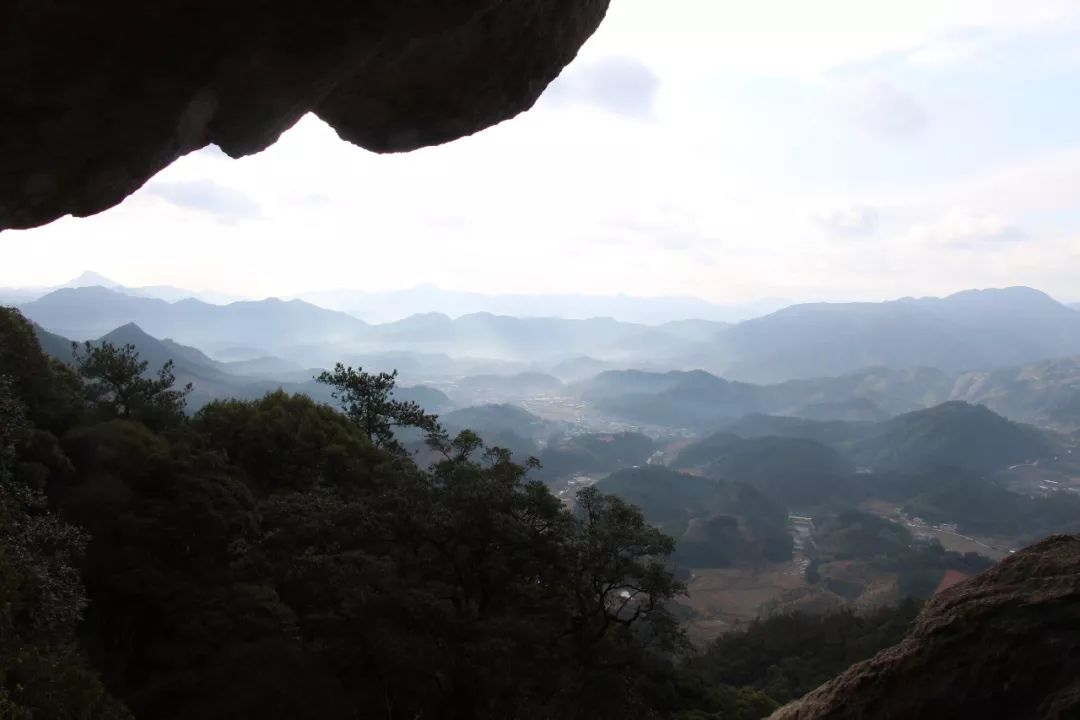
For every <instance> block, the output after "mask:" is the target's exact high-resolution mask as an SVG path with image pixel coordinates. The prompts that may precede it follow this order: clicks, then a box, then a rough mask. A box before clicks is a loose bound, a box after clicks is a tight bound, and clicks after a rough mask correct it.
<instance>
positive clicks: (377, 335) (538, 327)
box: [24, 288, 1080, 643]
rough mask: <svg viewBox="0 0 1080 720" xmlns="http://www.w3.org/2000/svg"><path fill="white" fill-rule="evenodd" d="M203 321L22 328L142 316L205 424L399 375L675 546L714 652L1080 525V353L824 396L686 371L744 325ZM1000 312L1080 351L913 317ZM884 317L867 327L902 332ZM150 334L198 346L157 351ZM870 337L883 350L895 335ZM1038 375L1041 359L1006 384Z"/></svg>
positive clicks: (815, 320)
mask: <svg viewBox="0 0 1080 720" xmlns="http://www.w3.org/2000/svg"><path fill="white" fill-rule="evenodd" d="M69 296H70V297H69ZM61 301H63V302H62V303H61V304H59V305H57V303H60V302H61ZM73 302H74V303H77V304H78V312H77V313H72V312H71V311H70V309H71V307H72V305H71V303H73ZM193 302H194V301H190V302H189V301H180V302H174V303H172V304H170V303H166V302H165V301H162V300H155V299H147V298H143V297H135V296H129V295H122V294H121V293H120V292H119V291H118V290H116V289H112V290H106V289H104V288H72V289H66V290H61V291H56V292H55V293H54V294H53V295H46V296H45V297H43V298H42V299H40V300H35V301H31V302H29V303H28V304H26V305H24V312H27V313H28V315H29V316H30V317H31V318H32V319H35V320H36V321H37V325H36V328H37V332H38V337H39V340H40V341H41V343H42V346H43V347H44V348H45V349H46V351H47V352H49V353H51V354H52V355H53V356H54V357H55V358H57V359H58V360H60V361H62V362H70V341H69V340H68V339H67V338H65V337H62V336H61V335H60V334H59V333H60V332H73V337H75V338H77V339H83V338H85V337H86V336H87V334H90V333H93V332H98V331H99V330H101V329H102V328H106V327H108V326H109V325H110V324H112V323H121V321H124V322H123V323H121V324H120V325H119V326H117V327H115V328H112V329H109V330H108V331H107V332H105V333H103V334H102V335H101V336H100V337H101V340H100V341H95V342H109V343H113V344H117V345H123V344H130V345H132V346H133V347H135V348H136V349H137V350H138V352H139V353H140V355H141V356H142V357H144V358H146V359H148V360H150V361H151V363H153V364H160V363H163V362H165V361H167V360H170V359H171V360H172V361H173V363H174V368H175V373H176V377H177V381H178V382H180V383H187V382H190V383H192V385H193V391H192V393H191V396H190V409H191V410H193V411H194V410H198V409H199V408H200V407H201V406H203V405H206V404H207V403H211V402H213V401H215V400H219V399H224V398H241V399H244V398H252V399H253V398H257V397H260V396H261V395H263V394H265V393H266V392H269V391H271V390H274V389H278V388H280V389H284V390H286V391H287V392H299V393H303V394H306V395H309V396H311V397H313V398H315V399H316V400H318V401H320V402H332V399H331V398H330V396H329V394H328V393H327V391H326V389H325V387H324V386H321V385H319V384H318V383H316V382H314V380H313V378H314V376H315V375H316V374H317V373H318V372H319V371H320V369H321V367H322V366H320V365H317V364H310V365H308V366H305V364H304V362H303V361H304V360H308V361H317V360H319V359H320V358H322V357H325V356H326V353H327V352H339V353H342V354H344V355H345V357H346V358H351V359H352V360H353V361H355V362H360V363H363V365H364V367H365V369H368V370H371V371H389V370H396V371H398V373H399V377H400V383H401V384H399V386H398V387H397V388H396V390H395V395H396V396H397V397H398V398H400V399H402V400H407V401H412V402H415V403H418V404H419V406H420V407H423V408H424V409H425V410H427V411H428V412H432V413H436V414H438V415H439V416H440V421H441V423H442V424H443V425H444V426H445V427H446V428H447V429H448V430H449V431H451V432H457V431H459V430H463V429H471V430H473V431H475V432H476V433H478V434H479V436H480V437H481V438H482V439H483V440H484V441H485V442H486V443H487V444H488V445H494V446H500V447H504V448H507V449H508V450H510V451H511V452H512V454H513V457H514V458H515V459H517V460H518V461H519V462H524V461H525V460H526V459H527V458H529V457H530V456H534V457H536V458H537V459H538V460H539V462H540V467H539V468H538V469H535V470H533V471H532V473H531V475H532V477H534V478H536V479H538V480H541V481H542V482H543V483H544V484H545V485H546V486H547V487H548V488H550V490H551V492H552V493H553V494H554V495H555V496H556V497H557V498H559V499H561V500H562V501H563V502H564V503H565V504H567V505H568V506H569V507H571V508H572V507H573V506H574V503H575V497H576V496H577V494H578V493H579V492H580V491H581V490H583V489H584V488H596V489H598V490H600V491H601V492H605V493H612V494H614V495H617V496H619V497H622V498H624V499H626V500H628V501H630V502H632V503H633V504H635V505H637V506H639V507H641V509H642V510H643V512H644V514H645V517H646V519H647V520H648V521H649V522H651V523H653V524H655V525H657V526H658V527H659V528H660V529H661V530H663V531H664V532H665V533H668V534H670V535H672V536H673V537H674V538H675V539H676V552H675V554H674V556H673V562H674V567H675V568H676V570H677V572H678V573H680V574H682V575H683V576H684V579H685V581H686V583H687V595H686V596H685V597H684V598H682V599H678V600H676V601H675V602H676V606H677V607H678V608H680V609H679V610H678V613H679V614H680V616H681V617H683V620H684V623H685V624H686V627H687V628H688V630H689V632H690V635H691V637H692V638H693V639H694V640H695V641H696V642H701V643H707V642H709V641H711V640H712V639H714V638H715V637H717V636H718V635H719V634H722V633H725V632H730V631H732V630H734V629H738V628H743V627H746V626H747V625H748V623H750V622H751V621H753V620H754V619H755V618H763V617H771V616H775V615H783V614H785V613H789V612H793V611H799V612H826V611H830V610H835V609H837V608H842V607H857V608H862V609H864V610H868V609H873V608H878V607H884V606H888V605H893V604H895V603H897V602H899V601H900V600H902V599H903V598H904V597H907V596H909V595H913V594H914V595H916V596H922V597H925V596H927V595H929V594H933V592H935V591H936V590H938V589H940V588H942V587H947V586H948V585H949V584H950V583H952V582H955V581H956V580H958V579H962V578H964V577H968V576H970V575H971V574H974V573H975V572H978V571H979V570H980V569H982V568H983V567H986V566H987V565H988V564H989V562H991V561H993V560H998V559H1000V558H1002V557H1004V556H1006V555H1008V554H1009V553H1011V552H1012V551H1014V550H1015V549H1017V548H1019V547H1022V546H1024V545H1026V544H1029V543H1030V542H1032V541H1034V540H1036V539H1038V538H1039V537H1042V536H1045V535H1047V534H1051V533H1055V532H1069V531H1077V530H1080V463H1078V462H1077V460H1080V455H1077V456H1074V454H1073V451H1074V449H1076V448H1077V447H1078V446H1080V405H1077V404H1076V403H1074V402H1072V400H1071V398H1072V397H1073V395H1076V396H1077V397H1080V369H1078V368H1080V355H1077V356H1072V357H1070V358H1060V357H1047V358H1040V357H1039V356H1038V355H1037V354H1036V355H1033V356H1031V357H1020V356H1017V355H1016V354H1015V353H1004V354H1001V353H998V354H994V353H993V352H991V351H989V350H985V349H984V350H985V352H986V353H987V354H986V356H985V357H986V359H985V360H984V362H993V363H994V364H993V365H992V366H987V369H981V368H978V367H968V368H964V367H962V366H958V365H956V363H955V362H951V363H946V364H944V365H945V367H942V366H940V365H939V366H934V365H925V366H909V365H907V363H909V362H929V361H933V360H934V357H933V356H932V355H929V356H928V355H923V356H918V355H912V354H911V353H910V352H909V353H907V354H906V355H904V356H903V358H902V359H901V362H899V363H898V364H892V365H880V366H873V367H863V368H852V369H851V371H850V372H848V373H847V374H837V375H833V376H822V377H801V376H802V375H806V374H808V372H809V371H808V370H807V369H803V370H798V369H789V370H785V371H784V374H783V375H780V376H775V375H769V376H765V375H760V374H757V375H754V377H760V378H765V377H768V379H771V380H774V381H775V382H771V383H770V382H765V383H754V382H746V381H743V380H735V379H729V378H727V377H723V376H720V375H717V374H714V373H712V372H709V371H707V370H702V369H681V367H680V365H682V363H683V362H685V358H686V351H687V348H688V347H691V346H692V347H693V348H694V352H698V353H700V352H704V351H705V348H706V346H708V345H709V343H712V347H711V350H709V352H710V353H711V354H712V355H713V356H714V359H713V360H710V361H709V362H704V363H703V364H704V365H709V366H713V367H715V366H717V361H716V360H715V358H720V357H723V356H724V354H725V352H726V351H725V350H724V348H725V347H727V345H726V342H727V341H726V340H725V339H724V338H725V336H726V335H728V334H730V333H742V332H743V330H740V329H739V328H740V327H741V325H732V326H721V325H718V324H715V323H709V322H704V321H703V322H698V323H695V324H681V325H679V324H676V325H659V326H643V325H634V324H628V323H620V322H618V321H613V320H557V319H554V318H548V319H532V320H530V319H524V320H522V319H516V318H509V317H497V316H484V315H477V316H469V317H463V318H460V319H459V320H455V321H451V320H450V319H449V318H446V317H445V316H438V315H433V314H427V315H422V316H415V317H411V318H406V319H404V320H402V321H398V322H395V323H389V324H386V325H381V326H380V325H368V324H367V323H365V322H363V321H360V320H358V319H354V318H351V317H350V316H348V315H345V314H343V313H335V312H330V311H325V310H322V309H321V308H318V307H316V306H311V305H306V304H303V303H296V302H293V303H279V302H277V301H274V302H268V303H254V304H251V303H248V304H243V303H241V304H233V305H228V306H214V305H210V304H206V303H203V304H202V305H197V304H193ZM987 303H988V304H989V305H988V306H986V305H987ZM1001 303H1006V304H1009V303H1012V304H1018V305H1019V306H1020V308H1021V309H1016V308H1014V309H1013V311H1012V312H1009V313H1005V314H1004V315H1001V317H1002V318H1003V324H1002V326H1001V327H997V328H995V330H994V331H995V333H997V334H1000V335H1002V336H1007V335H1008V334H1009V333H1011V332H1013V331H1014V330H1011V329H1010V328H1014V327H1015V322H1014V320H1013V319H1012V318H1013V317H1014V316H1017V314H1018V313H1027V314H1028V315H1023V317H1024V321H1025V322H1028V321H1031V318H1030V317H1029V314H1030V313H1032V312H1036V313H1037V312H1038V311H1039V310H1040V309H1046V308H1049V312H1048V314H1047V316H1046V317H1045V318H1043V319H1039V320H1037V321H1035V324H1036V325H1037V326H1042V325H1045V324H1046V323H1052V322H1058V321H1061V320H1062V319H1063V318H1064V319H1067V320H1069V322H1067V323H1065V324H1064V325H1063V326H1062V332H1061V333H1058V334H1057V335H1056V337H1060V338H1061V340H1060V341H1059V344H1058V345H1056V346H1054V347H1051V348H1047V349H1046V350H1045V351H1044V352H1046V353H1050V354H1054V353H1060V354H1063V353H1067V352H1073V351H1074V350H1075V349H1076V348H1080V345H1077V344H1075V343H1074V341H1073V340H1071V339H1069V338H1080V330H1076V329H1069V328H1074V327H1075V328H1080V322H1073V319H1074V318H1073V316H1074V315H1076V316H1078V317H1080V313H1076V311H1075V310H1072V309H1067V308H1064V309H1058V308H1060V307H1062V306H1057V307H1055V306H1054V305H1052V304H1050V305H1048V303H1052V301H1049V299H1044V298H1042V297H1039V296H1038V295H1037V294H1034V293H1032V292H1026V291H1025V292H1015V291H1002V292H1001V293H1000V294H994V293H990V292H983V293H981V294H961V295H960V296H958V297H956V298H948V299H945V300H942V301H934V302H931V301H919V302H917V303H909V302H904V303H900V304H899V305H897V306H896V309H897V311H899V312H902V313H903V314H904V317H906V318H907V319H906V320H905V321H904V322H907V323H911V322H914V318H916V317H918V316H919V313H923V312H926V313H929V314H930V315H932V316H933V317H935V318H937V319H936V320H935V322H944V320H942V318H955V317H957V316H963V313H965V312H967V313H970V312H973V310H972V309H971V308H972V306H973V305H974V306H980V304H981V305H983V306H986V307H977V309H978V310H979V311H985V310H987V309H988V307H996V306H997V305H1000V304H1001ZM886 306H888V304H886ZM886 306H883V307H882V308H868V307H864V306H855V307H854V308H853V309H852V310H851V311H850V312H853V313H854V314H855V315H854V316H855V317H857V316H858V315H859V314H862V313H867V312H871V313H872V314H878V313H881V312H886V311H887V312H889V313H892V312H893V310H892V309H888V307H886ZM51 308H55V309H51ZM54 312H60V313H62V315H54V314H50V313H54ZM845 312H848V311H847V310H846V309H845V307H844V306H836V307H825V308H823V307H816V306H815V307H807V308H803V309H801V310H799V311H798V312H794V311H792V312H787V311H780V312H779V313H777V314H776V315H777V317H776V319H775V322H778V323H781V322H782V323H783V326H784V327H785V333H787V334H792V333H794V335H795V336H798V334H799V333H800V332H802V330H801V329H800V328H802V327H803V326H804V325H805V327H807V328H809V327H818V326H819V325H820V320H819V315H821V313H825V314H826V316H827V317H829V318H833V319H835V318H838V317H843V316H844V313H845ZM1063 313H1064V315H1063ZM999 315H1000V313H999ZM219 316H220V317H219ZM61 317H62V318H63V319H62V321H61V320H60V319H59V318H61ZM771 317H772V316H766V317H765V318H761V319H760V320H755V321H750V323H749V325H748V327H753V328H758V327H759V326H761V327H764V326H766V325H767V322H773V320H770V318H771ZM185 318H186V319H185ZM228 318H235V319H233V320H231V319H228ZM137 322H144V323H146V324H148V325H149V326H150V327H153V328H157V329H158V331H160V332H168V333H170V335H175V336H176V337H178V338H181V340H170V339H163V338H157V337H154V336H153V335H152V334H150V333H149V332H147V331H146V330H145V329H144V328H143V327H142V326H141V325H139V324H137ZM830 322H832V320H830ZM222 323H224V325H222ZM1010 323H1014V324H1013V325H1010ZM221 327H225V328H232V329H231V330H228V332H227V336H228V338H229V347H226V344H225V343H224V342H222V341H221V340H220V339H217V338H222V337H225V336H226V335H225V334H223V331H222V330H221V329H220V328H221ZM300 327H303V332H304V333H306V335H305V337H308V338H309V340H310V342H309V344H308V345H307V346H306V347H307V349H303V350H298V346H296V345H290V346H283V345H281V344H280V343H279V342H278V341H277V340H276V339H277V338H283V337H289V338H291V339H295V337H296V332H295V331H296V329H297V328H300ZM875 327H876V326H875ZM211 328H212V330H211ZM480 328H483V330H482V331H481V330H480ZM1066 329H1069V330H1068V332H1066ZM745 332H746V333H750V330H749V329H747V330H746V331H745ZM761 332H763V331H762V330H759V329H754V330H753V335H748V337H761V335H760V333H761ZM875 332H877V330H875ZM912 332H915V330H912ZM918 332H922V331H918ZM481 337H482V338H483V340H482V341H480V340H479V338H481ZM185 342H201V343H203V344H204V347H200V346H198V345H195V346H189V345H186V344H184V343H185ZM740 342H742V341H740ZM860 342H862V343H863V344H864V345H867V346H870V345H873V343H874V342H875V340H874V336H867V337H866V338H863V339H862V340H861V341H860ZM1077 342H1080V340H1077ZM688 343H689V345H688ZM916 345H917V344H916ZM243 346H248V347H249V348H250V349H248V350H243V349H242V347H243ZM316 348H322V349H320V350H316ZM331 348H337V349H336V350H333V351H331ZM556 348H558V351H557V352H556V351H555V349H556ZM541 349H542V350H541ZM538 350H539V351H540V352H539V353H538V352H537V351H538ZM770 352H773V351H770ZM838 352H839V353H840V354H842V355H843V354H846V351H844V350H842V349H841V350H839V351H838ZM950 352H952V351H950ZM980 352H983V351H980ZM263 353H280V354H279V355H274V354H263ZM357 353H359V354H357ZM484 353H487V354H488V356H487V357H485V356H484ZM496 356H498V357H496ZM545 358H546V359H545ZM680 358H682V359H680ZM1021 360H1030V361H1032V362H1031V363H1030V364H1027V365H1020V366H1009V365H1008V363H1012V362H1017V361H1021ZM873 361H875V358H873V357H871V356H866V360H865V362H873ZM626 367H630V368H633V369H624V368H626ZM730 367H733V368H736V369H737V367H738V365H737V364H736V365H731V366H730ZM809 367H811V366H808V368H809ZM817 367H819V368H820V369H822V370H825V369H829V368H834V369H836V370H844V369H845V368H844V367H841V366H828V365H819V366H817ZM736 374H740V373H738V371H737V370H736ZM741 374H742V375H744V376H745V373H741ZM1074 406H1075V407H1074ZM401 440H402V441H403V442H404V443H405V444H406V446H407V447H410V448H411V451H412V452H413V453H414V454H415V455H416V457H417V458H418V459H423V458H429V457H430V456H429V455H428V454H427V451H426V450H425V449H424V445H423V439H422V437H421V436H419V435H415V436H411V435H409V434H408V433H406V434H404V435H402V436H401ZM799 518H805V520H800V519H799ZM867 533H869V535H867ZM854 538H862V539H861V540H859V541H855V540H854ZM883 538H888V540H887V541H885V540H883ZM882 543H884V544H882ZM867 548H875V549H873V550H872V551H871V550H868V549H867Z"/></svg>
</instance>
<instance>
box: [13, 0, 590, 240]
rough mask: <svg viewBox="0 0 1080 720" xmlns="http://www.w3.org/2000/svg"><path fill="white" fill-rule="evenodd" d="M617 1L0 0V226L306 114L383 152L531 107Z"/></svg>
mask: <svg viewBox="0 0 1080 720" xmlns="http://www.w3.org/2000/svg"><path fill="white" fill-rule="evenodd" d="M607 5H608V0H311V1H310V2H299V1H298V0H227V1H224V2H223V1H222V0H100V1H96V2H89V1H81V0H74V1H72V0H0V230H2V229H5V228H25V227H32V226H35V225H41V224H44V223H47V222H49V221H51V220H54V219H56V218H58V217H60V216H62V215H65V214H69V213H70V214H74V215H78V216H84V215H89V214H92V213H96V212H100V211H101V210H104V209H106V208H108V207H111V206H113V205H115V204H117V203H119V202H120V201H121V200H123V199H124V198H125V197H126V196H127V195H129V194H130V193H132V192H133V191H135V190H136V189H137V188H139V187H140V186H141V185H142V184H143V183H144V182H146V180H147V179H149V178H150V177H151V176H152V175H153V174H154V173H156V172H157V171H159V170H161V169H162V168H164V167H165V166H166V165H168V164H169V163H170V162H172V161H173V160H174V159H176V158H177V157H179V156H180V155H183V154H185V153H188V152H191V151H192V150H196V149H198V148H201V147H203V146H205V145H208V144H210V143H214V144H217V145H218V146H219V147H220V148H221V149H222V150H224V151H225V152H226V153H227V154H229V155H230V156H233V157H239V156H242V155H247V154H250V153H254V152H258V151H259V150H263V149H265V148H266V147H267V146H269V145H271V144H272V143H273V142H274V141H275V140H277V138H278V136H279V135H280V134H281V133H282V132H283V131H284V130H286V129H288V128H289V127H290V126H292V124H293V123H295V122H296V121H297V120H298V119H299V118H300V117H301V116H303V115H304V114H305V113H307V112H309V111H310V112H314V113H315V114H317V115H318V116H319V117H321V118H322V119H324V120H325V121H327V122H328V123H330V125H332V126H333V127H334V128H335V129H336V130H337V132H338V134H339V135H341V137H343V138H344V139H346V140H348V141H350V142H353V143H355V144H357V145H360V146H362V147H365V148H368V149H370V150H374V151H377V152H399V151H406V150H413V149H415V148H418V147H421V146H424V145H433V144H438V143H442V142H447V141H449V140H453V139H455V138H459V137H462V136H464V135H468V134H470V133H474V132H476V131H478V130H480V129H482V128H485V127H487V126H489V125H492V124H494V123H497V122H500V121H502V120H505V119H507V118H510V117H513V116H514V115H516V114H518V113H520V112H522V111H523V110H526V109H528V108H529V107H531V106H532V104H533V103H534V102H535V101H536V99H537V98H538V97H539V96H540V94H541V93H542V92H543V90H544V88H545V87H546V86H547V85H548V83H549V82H551V80H553V79H554V78H555V77H556V76H557V75H558V74H559V72H560V71H561V70H562V68H563V67H564V66H565V65H566V64H567V63H569V62H570V60H572V59H573V58H574V56H575V55H576V53H577V51H578V49H579V48H580V46H581V44H582V43H583V42H584V41H585V40H586V39H587V38H588V37H589V35H590V34H592V32H593V31H594V30H595V29H596V27H597V26H598V25H599V23H600V21H601V19H602V18H603V16H604V13H605V11H606V10H607Z"/></svg>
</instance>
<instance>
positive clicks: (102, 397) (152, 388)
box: [71, 342, 192, 428]
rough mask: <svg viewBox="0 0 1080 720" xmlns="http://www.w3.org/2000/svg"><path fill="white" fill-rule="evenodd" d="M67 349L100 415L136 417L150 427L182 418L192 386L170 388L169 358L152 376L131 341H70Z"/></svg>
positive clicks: (91, 401) (168, 423)
mask: <svg viewBox="0 0 1080 720" xmlns="http://www.w3.org/2000/svg"><path fill="white" fill-rule="evenodd" d="M71 352H72V357H73V358H74V361H75V367H76V369H77V370H78V373H79V375H80V376H81V377H82V378H83V381H84V383H83V387H84V390H85V393H86V397H87V399H88V400H89V401H90V403H91V404H92V405H93V406H94V408H95V409H96V410H97V411H98V413H99V414H101V415H102V416H104V417H116V418H123V419H126V420H138V421H139V422H142V423H143V424H145V425H148V426H150V427H153V428H166V427H172V426H175V425H178V424H179V423H180V422H181V420H182V419H183V418H184V407H185V405H186V403H187V396H188V395H189V394H190V393H191V390H192V386H191V384H190V383H189V384H188V385H186V386H184V387H183V388H182V389H180V390H175V389H173V385H174V384H175V382H176V376H175V375H174V374H173V362H172V360H169V361H168V362H166V363H165V364H164V365H162V367H161V368H160V369H159V370H158V372H157V375H156V377H147V376H146V373H147V366H148V363H147V362H146V361H144V360H140V359H139V353H138V351H137V350H136V349H135V346H134V345H124V346H123V347H116V346H115V345H113V344H111V343H108V342H102V343H99V344H94V343H91V342H86V343H85V344H84V345H83V346H82V347H81V348H80V347H79V345H78V343H72V345H71Z"/></svg>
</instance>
